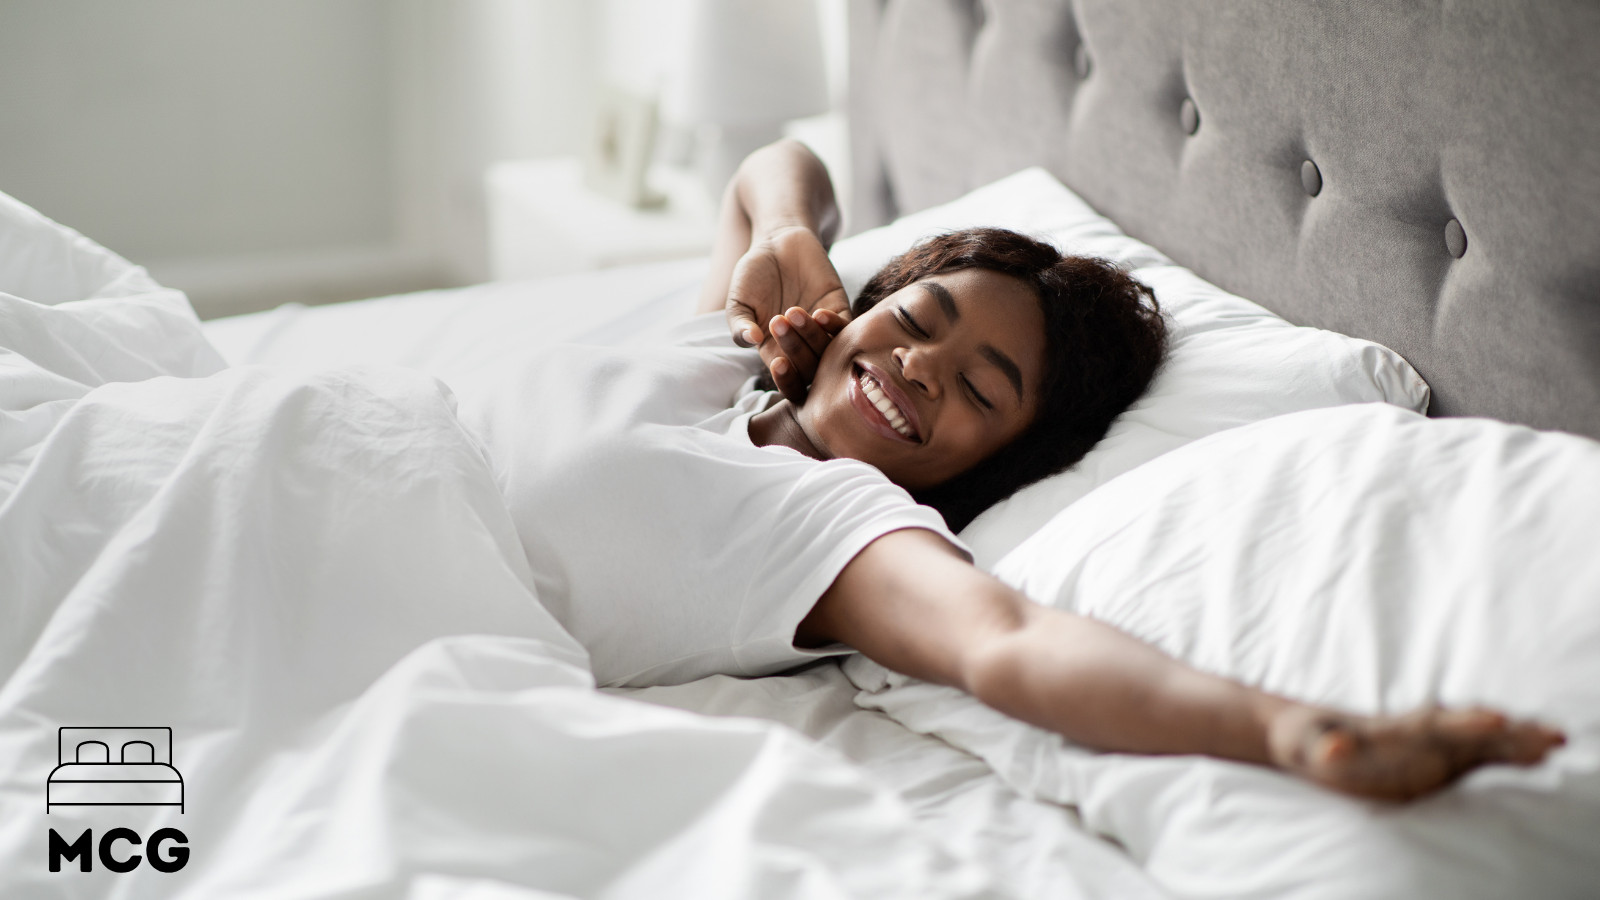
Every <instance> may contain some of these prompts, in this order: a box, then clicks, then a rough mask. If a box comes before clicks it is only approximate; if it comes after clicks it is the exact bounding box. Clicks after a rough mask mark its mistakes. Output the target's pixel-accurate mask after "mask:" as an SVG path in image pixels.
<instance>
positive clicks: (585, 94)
mask: <svg viewBox="0 0 1600 900" xmlns="http://www.w3.org/2000/svg"><path fill="white" fill-rule="evenodd" d="M597 21H598V13H597V12H596V11H594V9H593V6H592V5H591V4H588V3H583V2H578V0H140V2H138V3H127V2H121V0H99V2H94V0H4V2H3V3H0V190H3V191H5V192H7V193H10V194H12V195H14V196H16V197H18V198H19V199H21V200H23V201H24V202H26V203H29V204H30V205H33V206H35V207H37V208H38V209H40V210H41V211H42V212H44V213H45V214H46V215H49V216H51V217H52V218H55V219H57V220H58V221H61V222H64V223H66V224H68V225H71V226H73V227H75V228H77V229H78V230H80V231H83V232H84V233H85V234H87V235H89V236H90V237H92V238H94V239H95V240H97V241H100V242H101V243H103V244H105V245H106V246H108V247H110V248H111V249H113V250H115V251H117V252H119V253H121V254H123V255H124V256H127V257H129V258H131V259H133V260H134V261H136V262H140V263H143V264H145V265H147V266H149V268H150V269H151V271H152V272H153V273H154V274H155V275H156V277H157V278H159V279H162V280H163V281H166V282H167V283H170V284H172V285H173V286H175V287H179V288H183V289H185V290H188V291H189V292H190V294H191V297H192V298H193V299H194V300H195V302H196V305H197V306H198V307H201V308H202V309H203V311H205V312H210V313H222V312H229V311H236V310H242V309H247V308H260V307H264V306H270V305H273V304H275V303H277V302H282V301H284V300H303V301H312V302H315V301H321V300H329V299H344V298H350V297H358V296H370V295H373V294H378V293H385V292H389V291H395V290H404V289H411V288H417V287H426V286H433V285H441V284H459V283H466V282H469V281H472V280H476V279H477V278H480V277H482V274H483V272H484V271H485V250H484V246H483V242H482V221H483V214H482V198H481V190H480V187H479V181H478V179H479V178H480V176H481V173H482V170H483V168H484V166H486V165H487V163H488V162H489V161H491V160H493V159H499V158H506V157H515V156H543V155H558V154H564V153H573V152H577V151H578V150H579V149H580V148H581V147H582V145H583V141H584V137H585V134H586V131H587V123H588V121H589V106H588V104H589V103H590V98H592V95H593V81H594V74H593V72H594V69H595V68H596V66H595V64H594V63H593V62H592V60H593V58H594V56H595V54H594V52H593V48H595V47H596V46H597V44H596V40H597V39H596V36H595V34H596V25H595V23H596V22H597Z"/></svg>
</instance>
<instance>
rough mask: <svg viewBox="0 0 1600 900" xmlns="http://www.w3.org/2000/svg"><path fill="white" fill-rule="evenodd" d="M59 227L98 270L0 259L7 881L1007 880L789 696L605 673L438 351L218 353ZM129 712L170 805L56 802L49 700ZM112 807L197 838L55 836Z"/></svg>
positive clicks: (84, 889)
mask: <svg viewBox="0 0 1600 900" xmlns="http://www.w3.org/2000/svg"><path fill="white" fill-rule="evenodd" d="M3 199H5V198H3V197H0V200H3ZM7 212H9V213H11V214H13V215H19V213H17V211H16V210H15V209H12V210H7ZM3 244H4V241H0V245H3ZM8 249H9V250H10V251H15V250H16V249H17V248H16V247H15V246H13V247H11V248H7V247H5V246H0V251H7V250H8ZM46 249H47V250H49V249H50V248H46ZM56 250H59V251H60V252H61V253H64V254H65V255H66V256H67V257H73V254H74V253H77V254H78V257H80V258H69V259H66V260H65V263H66V264H65V265H64V264H63V260H61V259H52V260H45V261H44V262H45V263H47V264H49V265H50V266H52V267H54V268H55V269H56V270H58V271H66V272H69V273H79V274H78V275H77V276H75V277H80V280H81V281H83V282H84V283H82V284H77V285H67V286H66V287H64V288H62V291H63V292H64V293H66V294H67V295H68V296H71V295H72V294H74V293H76V295H77V296H79V297H89V298H91V299H82V300H71V299H68V300H66V302H59V301H61V300H62V298H61V297H47V298H46V299H47V300H50V301H52V302H51V303H46V302H36V301H34V300H30V299H25V298H23V297H20V296H16V295H14V294H12V293H4V291H11V290H21V289H22V288H21V287H18V285H26V284H28V283H30V282H29V281H28V278H27V277H21V276H18V275H17V272H16V271H15V268H14V270H13V271H12V272H11V273H9V276H10V280H9V281H6V279H5V278H0V282H5V283H0V810H3V814H0V896H3V897H7V898H10V897H32V896H74V897H193V898H214V897H236V896H263V897H268V896H270V897H335V896H340V897H344V896H362V897H371V896H411V897H430V898H431V897H445V896H469V895H470V896H473V897H540V898H547V897H551V896H567V895H572V896H585V897H587V896H604V897H652V898H654V897H664V896H694V897H754V896H760V897H834V896H861V897H892V896H905V897H944V896H963V897H964V896H978V895H986V894H988V893H989V888H988V887H987V886H986V885H987V884H988V882H987V880H986V876H985V875H984V874H983V873H982V871H981V870H980V869H979V868H978V867H977V866H976V865H975V864H973V863H971V862H969V861H966V860H963V859H960V858H957V857H956V856H954V855H953V854H951V853H950V852H948V851H946V850H945V849H943V847H942V845H941V844H940V843H939V842H938V841H937V840H935V839H934V838H932V837H931V836H929V835H927V834H925V833H924V832H923V831H922V830H921V829H920V828H919V827H918V826H917V824H916V823H915V822H914V820H913V817H912V814H911V812H910V811H909V809H908V808H907V807H906V806H905V805H904V803H903V802H902V801H901V800H900V799H899V798H898V797H897V796H896V795H894V794H893V793H891V792H889V791H888V790H886V789H884V788H882V787H880V786H878V785H877V784H876V783H874V782H872V781H871V780H869V779H867V778H866V777H864V775H863V774H862V773H861V772H860V771H859V770H858V769H856V768H855V767H853V766H851V765H850V764H848V763H846V762H845V761H844V760H843V759H841V758H839V757H837V756H835V755H833V754H832V753H829V752H826V751H824V750H822V749H821V748H818V747H816V746H814V745H811V744H810V743H808V742H806V741H805V740H803V739H802V738H800V737H798V736H796V735H794V734H793V733H792V732H789V731H787V730H785V729H783V728H780V727H778V726H775V725H771V724H768V723H761V722H755V721H749V720H716V719H711V718H707V717H702V716H697V715H693V714H690V713H685V712H679V711H676V710H670V709H664V708H661V707H657V706H652V705H647V704H644V703H641V702H637V701H634V700H630V699H627V698H623V697H616V696H608V695H604V694H600V693H598V692H596V691H595V690H594V689H593V688H592V679H591V677H590V674H589V671H588V668H587V665H586V656H585V653H584V651H583V649H582V648H581V647H580V646H579V645H578V644H577V643H576V642H575V641H573V640H572V638H571V637H569V636H568V635H567V634H566V633H564V632H563V631H562V629H561V628H560V627H559V626H558V625H557V624H556V622H555V621H554V620H553V619H552V618H551V617H550V616H549V615H548V614H547V613H546V612H545V611H544V609H543V608H542V607H541V606H540V605H539V603H538V602H537V598H536V597H535V596H534V594H533V592H532V589H531V587H530V584H531V581H530V577H529V573H528V571H527V568H526V561H525V559H524V557H523V555H522V552H521V549H520V546H519V544H518V542H517V538H516V535H515V533H514V530H513V528H512V524H511V520H510V517H509V515H508V513H507V511H506V509H505V508H504V506H503V504H502V502H501V499H500V496H499V494H498V491H497V490H496V487H495V485H494V483H493V481H492V479H491V476H490V470H489V468H488V466H487V464H486V462H485V459H484V456H483V453H482V451H481V448H480V447H479V446H478V444H477V443H476V442H475V441H474V440H473V439H472V437H471V436H470V435H468V434H467V433H466V432H464V431H463V430H462V429H461V427H460V426H459V424H458V423H457V421H456V418H455V416H454V412H453V405H452V400H451V398H450V396H449V394H448V392H447V391H446V390H445V389H444V388H442V386H441V385H440V384H439V383H438V382H436V381H435V380H433V379H432V378H429V377H427V376H424V375H420V374H417V373H413V372H407V371H404V370H394V369H391V370H382V369H367V370H344V371H329V372H323V373H318V374H289V373H285V372H281V371H275V370H270V369H264V368H255V367H243V368H234V369H227V368H225V367H224V364H223V363H222V360H221V359H220V357H218V356H217V355H216V353H215V352H214V351H213V350H212V349H211V347H210V346H209V345H208V344H206V342H205V341H204V339H203V338H202V337H201V335H200V332H199V330H198V323H197V322H195V320H194V318H193V314H192V313H191V312H190V311H189V308H188V305H187V303H186V302H185V301H184V299H183V298H182V296H181V295H178V294H175V293H172V292H166V291H162V290H161V289H159V288H158V287H157V286H155V285H154V284H153V283H150V282H149V281H148V279H146V278H145V277H144V276H143V274H142V272H141V271H138V270H132V271H131V272H130V271H128V270H124V269H118V268H116V266H115V265H114V264H113V263H112V262H106V261H104V260H100V261H99V262H97V261H96V260H94V259H89V260H88V261H87V262H86V261H85V259H83V258H81V257H82V256H83V252H88V251H87V250H85V249H84V248H77V249H74V248H71V247H67V248H65V249H61V248H59V247H57V248H56V249H55V250H50V252H56ZM79 251H82V252H79ZM7 258H8V259H11V260H15V259H16V258H17V257H16V255H15V253H12V254H11V255H10V256H8V257H7ZM100 263H104V265H101V266H100V268H101V269H103V270H104V271H100V270H96V269H95V266H96V265H99V264H100ZM85 272H87V274H83V273H85ZM32 274H33V275H36V274H37V271H36V270H35V271H34V272H33V273H32ZM5 275H7V273H5V272H0V276H5ZM22 275H23V276H29V275H30V273H28V272H23V273H22ZM36 280H37V279H35V281H36ZM96 297H97V298H98V299H95V298H96ZM52 304H53V305H52ZM135 725H136V726H167V727H170V728H171V729H172V734H173V750H172V761H173V763H174V765H175V767H176V768H177V769H178V770H179V771H180V772H181V773H182V775H183V778H184V781H185V791H186V806H185V808H184V810H183V811H182V812H180V811H178V810H177V809H176V808H173V807H131V806H107V807H56V808H55V809H53V810H51V811H49V812H48V813H47V812H46V808H45V797H46V783H47V780H48V778H49V775H50V773H51V770H52V769H53V768H54V767H55V765H56V764H57V762H58V758H59V757H58V747H57V729H58V728H59V727H62V726H135ZM71 753H72V751H71V749H70V748H68V749H67V750H66V751H65V755H66V756H68V757H69V759H70V756H71ZM116 758H117V757H116V755H115V751H113V755H112V760H113V761H115V760H116ZM117 827H123V828H128V829H131V830H132V831H133V832H134V833H136V834H137V835H139V836H141V837H142V838H144V839H145V840H148V839H149V838H150V837H151V836H152V835H153V834H154V832H155V831H156V830H157V829H159V828H162V827H174V828H177V829H179V830H181V831H182V832H183V833H184V835H185V836H186V838H187V846H188V848H189V850H190V856H189V860H188V862H187V864H186V865H185V866H184V867H183V868H182V869H181V870H179V871H177V872H175V873H170V874H169V873H163V872H160V871H157V870H156V869H155V868H153V867H152V866H150V865H149V864H145V865H140V866H137V867H136V868H134V869H133V871H131V872H128V873H117V872H113V871H108V868H107V866H106V865H105V864H104V861H103V860H102V859H100V858H99V857H96V858H95V859H94V860H93V871H92V872H90V873H88V874H85V873H83V872H81V871H79V870H78V868H77V867H78V862H77V861H70V862H67V863H66V864H65V865H64V866H63V870H62V871H60V872H54V873H52V872H50V871H49V868H48V859H47V857H48V838H49V835H50V832H51V831H52V830H54V831H56V832H58V833H59V834H60V835H61V836H62V837H63V838H65V839H67V840H68V841H71V840H73V839H74V838H76V837H77V836H78V835H79V834H80V833H81V832H82V831H83V830H84V829H86V828H91V829H93V831H94V834H95V836H96V837H97V838H100V837H103V836H104V835H105V834H106V832H107V831H109V830H110V829H112V828H117ZM169 847H170V845H169ZM112 849H113V855H114V857H116V858H121V859H126V858H128V857H129V856H130V855H131V854H135V853H141V852H144V851H145V850H147V849H148V848H147V847H143V846H134V845H133V844H132V843H130V842H129V841H127V840H124V841H123V842H122V843H119V844H116V845H115V846H114V847H113V848H112Z"/></svg>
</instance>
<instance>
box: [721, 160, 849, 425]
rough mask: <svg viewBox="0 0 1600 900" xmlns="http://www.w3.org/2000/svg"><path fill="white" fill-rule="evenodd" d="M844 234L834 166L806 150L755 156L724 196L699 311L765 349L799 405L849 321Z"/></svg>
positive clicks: (782, 386)
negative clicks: (837, 249) (719, 317)
mask: <svg viewBox="0 0 1600 900" xmlns="http://www.w3.org/2000/svg"><path fill="white" fill-rule="evenodd" d="M838 230H839V209H838V206H837V204H836V203H835V201H834V196H833V182H832V181H831V180H830V179H829V178H828V170H827V167H826V166H824V165H823V164H822V161H821V160H820V159H818V158H817V156H816V154H814V153H812V152H811V151H810V150H809V149H807V148H806V146H805V145H804V144H801V143H799V142H798V141H792V140H783V141H778V142H777V143H774V144H769V145H767V146H765V147H762V148H761V149H759V150H757V151H755V152H754V153H751V154H750V155H749V156H748V157H746V158H745V160H744V162H743V163H741V164H740V166H739V171H738V172H737V173H735V174H734V177H733V180H732V181H731V182H729V184H728V187H727V190H726V191H724V193H723V198H722V210H721V212H720V213H719V224H718V226H717V237H716V243H715V244H714V246H713V248H712V251H711V267H710V269H709V271H708V272H707V273H706V280H705V282H704V284H703V285H702V286H701V291H700V303H699V306H698V309H697V312H701V313H707V312H713V311H716V310H722V311H723V312H724V313H725V314H726V316H727V319H728V328H729V330H730V331H731V332H732V334H733V336H734V339H735V340H736V341H739V342H740V343H742V344H744V345H746V346H756V347H758V348H759V349H760V351H761V359H762V362H763V363H765V364H766V366H767V367H768V370H769V371H770V372H771V373H772V380H773V383H774V384H775V385H776V386H777V388H778V389H779V390H780V391H782V392H783V394H784V396H785V397H788V398H789V399H790V400H792V401H794V402H796V403H799V402H802V401H803V400H804V399H805V395H806V390H807V388H808V387H809V386H810V383H811V377H812V375H813V374H815V372H816V366H817V361H818V360H819V359H821V357H822V351H823V349H824V348H825V347H826V346H827V345H828V343H829V342H830V341H831V340H832V339H833V335H835V334H837V333H838V332H839V331H840V329H842V328H843V327H844V325H845V322H846V321H848V319H849V315H850V311H849V303H848V301H847V298H846V297H845V292H844V286H843V285H842V284H841V283H840V281H839V274H838V273H837V272H836V271H834V268H833V263H832V262H831V261H830V260H829V259H828V247H829V245H831V244H832V243H833V238H834V235H835V234H836V233H837V232H838Z"/></svg>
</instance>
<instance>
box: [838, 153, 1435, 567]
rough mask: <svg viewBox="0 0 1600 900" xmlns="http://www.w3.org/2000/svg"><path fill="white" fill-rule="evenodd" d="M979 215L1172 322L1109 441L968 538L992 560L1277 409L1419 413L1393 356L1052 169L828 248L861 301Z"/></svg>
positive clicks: (1421, 404) (999, 510)
mask: <svg viewBox="0 0 1600 900" xmlns="http://www.w3.org/2000/svg"><path fill="white" fill-rule="evenodd" d="M977 225H993V226H999V227H1004V228H1010V229H1012V230H1014V231H1019V232H1022V233H1024V234H1029V235H1033V236H1036V237H1041V238H1044V239H1046V240H1049V241H1051V242H1052V243H1054V244H1055V245H1056V246H1058V247H1060V248H1061V249H1062V250H1063V251H1065V252H1068V253H1074V254H1079V255H1084V256H1098V257H1101V258H1103V259H1108V260H1111V261H1112V262H1116V263H1119V264H1121V265H1124V266H1126V267H1128V268H1129V269H1131V270H1132V272H1133V274H1134V275H1135V276H1137V277H1138V278H1139V279H1140V280H1142V281H1144V282H1145V283H1146V284H1148V285H1149V286H1150V287H1151V288H1153V289H1154V290H1155V292H1156V297H1157V299H1158V300H1159V301H1160V302H1161V305H1162V308H1163V309H1165V310H1166V311H1167V313H1168V315H1169V322H1170V323H1171V326H1172V328H1171V334H1172V341H1171V356H1170V357H1169V359H1168V361H1167V364H1166V366H1165V367H1164V368H1163V369H1162V371H1161V372H1160V373H1159V374H1158V375H1157V376H1156V380H1155V383H1154V384H1153V385H1152V386H1151V388H1150V390H1149V391H1148V392H1147V393H1146V394H1145V396H1144V397H1143V398H1142V399H1140V400H1139V402H1137V403H1136V404H1134V406H1133V408H1132V409H1130V410H1128V412H1127V413H1125V414H1124V415H1122V416H1121V417H1120V418H1119V419H1118V420H1117V421H1116V423H1115V424H1113V425H1112V427H1111V431H1110V432H1109V433H1108V434H1107V435H1106V438H1105V440H1103V441H1101V443H1100V444H1099V445H1098V446H1097V447H1095V449H1094V450H1093V451H1091V452H1090V453H1089V455H1088V456H1086V457H1084V459H1083V461H1081V462H1080V463H1078V465H1076V466H1074V467H1073V468H1072V469H1071V470H1070V471H1068V472H1064V473H1062V474H1060V475H1057V476H1055V477H1053V478H1049V479H1046V480H1045V481H1042V482H1040V483H1038V484H1036V485H1033V486H1032V487H1029V488H1025V489H1023V490H1022V491H1019V492H1017V493H1016V494H1015V495H1013V496H1012V497H1011V498H1009V499H1007V500H1005V501H1004V502H1001V503H999V504H996V505H995V506H994V507H993V508H992V509H990V510H989V511H988V512H986V513H984V514H983V515H981V516H979V517H978V518H977V519H976V520H975V521H974V522H973V523H972V524H971V525H969V526H968V527H967V528H966V530H964V531H963V532H962V533H961V537H962V539H963V540H964V541H966V543H967V544H968V546H970V547H971V548H972V550H973V553H974V555H975V557H976V562H977V563H978V565H980V566H983V567H985V568H988V567H991V566H992V565H993V564H994V563H995V562H997V561H998V560H999V559H1000V557H1001V556H1003V555H1005V553H1006V552H1007V551H1009V550H1011V549H1012V548H1013V547H1015V546H1016V545H1017V544H1019V543H1021V542H1022V541H1023V540H1024V539H1025V538H1026V537H1027V536H1028V535H1030V534H1032V533H1033V532H1034V531H1035V530H1037V529H1038V528H1039V527H1040V526H1041V525H1043V524H1044V523H1045V522H1046V521H1048V520H1049V519H1050V517H1051V516H1052V515H1054V514H1055V513H1056V511H1057V510H1060V509H1062V508H1063V507H1065V506H1067V505H1068V504H1070V503H1072V502H1073V501H1075V500H1077V499H1078V498H1079V497H1082V496H1083V495H1084V494H1087V493H1088V492H1089V491H1090V490H1093V489H1094V487H1095V486H1097V485H1100V484H1103V483H1105V482H1106V481H1107V480H1108V479H1110V478H1113V477H1115V476H1116V475H1119V474H1121V473H1123V472H1126V471H1128V470H1129V469H1132V468H1133V467H1134V466H1136V465H1138V464H1140V463H1142V462H1144V461H1146V460H1149V459H1153V458H1155V457H1156V456H1159V455H1160V454H1162V453H1165V452H1167V451H1169V450H1173V449H1175V448H1177V447H1180V446H1182V445H1183V444H1185V443H1188V442H1189V441H1192V440H1194V439H1196V438H1200V437H1204V436H1206V435H1208V434H1213V433H1215V432H1218V431H1222V430H1223V429H1226V428H1232V427H1234V426H1237V425H1243V424H1246V423H1249V422H1256V421H1260V420H1262V419H1266V418H1270V417H1272V416H1276V415H1281V414H1283V413H1288V412H1296V411H1298V410H1303V409H1315V408H1319V407H1325V406H1336V405H1340V404H1346V403H1363V402H1369V401H1384V402H1387V403H1394V404H1398V405H1400V406H1404V407H1406V408H1408V409H1414V410H1417V411H1418V412H1422V411H1425V410H1426V409H1427V406H1428V386H1427V384H1425V383H1424V382H1423V380H1422V377H1421V376H1419V375H1418V374H1417V372H1416V370H1414V369H1412V368H1411V366H1410V365H1409V364H1408V363H1407V362H1406V361H1405V360H1404V359H1402V358H1401V357H1400V355H1399V354H1398V353H1395V352H1394V351H1392V350H1390V349H1388V348H1386V347H1383V346H1380V345H1378V344H1374V343H1372V342H1371V341H1363V340H1357V339H1355V338H1351V337H1346V336H1344V335H1341V334H1337V333H1335V332H1331V331H1324V330H1321V329H1317V328H1307V327H1296V326H1294V325H1290V324H1289V323H1288V322H1286V321H1284V320H1283V319H1281V318H1279V317H1278V316H1276V315H1274V314H1272V313H1270V312H1268V311H1267V310H1266V309H1263V308H1262V307H1260V306H1258V305H1256V304H1254V303H1252V302H1250V301H1248V300H1245V299H1243V298H1241V297H1237V296H1235V295H1233V294H1229V293H1227V292H1226V291H1223V290H1221V289H1220V288H1217V287H1214V286H1213V285H1211V284H1209V283H1207V282H1206V281H1204V280H1202V279H1201V278H1199V277H1198V276H1196V275H1195V274H1194V273H1192V272H1190V271H1189V270H1187V269H1185V268H1183V267H1181V266H1178V265H1175V264H1173V262H1172V261H1171V260H1169V259H1167V258H1166V257H1165V256H1163V255H1162V254H1161V253H1160V252H1158V251H1156V250H1155V249H1154V248H1152V247H1150V246H1149V245H1148V244H1144V243H1141V242H1139V241H1136V240H1134V239H1133V238H1130V237H1128V236H1127V235H1124V234H1123V233H1122V232H1121V231H1120V230H1118V228H1117V226H1115V225H1113V224H1112V223H1111V221H1110V220H1109V219H1107V218H1105V217H1104V216H1101V215H1100V214H1099V213H1096V212H1095V211H1094V210H1093V209H1090V208H1089V205H1088V204H1087V203H1085V202H1084V201H1083V200H1081V199H1079V197H1078V196H1077V195H1076V194H1074V193H1073V192H1072V191H1071V190H1069V189H1068V188H1067V187H1065V186H1064V185H1062V184H1061V183H1060V182H1059V181H1057V180H1056V179H1055V178H1054V177H1053V176H1052V175H1050V173H1048V172H1046V171H1045V170H1044V169H1039V168H1033V169H1026V170H1023V171H1021V172H1018V173H1016V174H1014V175H1011V176H1008V177H1006V178H1003V179H1001V180H999V181H996V182H994V183H993V184H990V185H987V186H985V187H982V188H978V189H977V190H975V191H973V192H971V193H969V194H967V195H966V196H964V197H962V198H960V199H958V200H954V201H951V202H950V203H947V204H945V205H943V206H938V207H934V208H932V209H927V210H923V211H921V212H917V213H913V214H911V215H908V216H905V217H903V218H901V219H899V220H897V221H896V222H894V223H893V224H890V225H886V226H884V227H882V228H875V229H872V230H871V231H866V232H863V233H861V234H859V235H856V236H854V237H851V238H849V239H847V240H843V241H840V242H839V243H838V244H837V245H835V246H834V248H833V252H832V258H833V261H834V265H835V267H837V268H838V270H839V274H840V276H841V278H842V279H843V280H844V285H845V289H846V290H847V291H848V292H849V293H850V296H851V297H852V298H853V297H855V296H856V295H857V294H859V293H860V291H861V287H862V286H863V285H864V284H866V281H867V279H868V278H870V277H871V276H872V274H873V273H874V272H876V271H877V270H878V269H879V268H880V267H881V266H882V265H883V264H884V263H885V262H887V261H888V260H889V259H890V257H892V256H894V255H895V254H897V253H900V252H902V251H904V250H905V249H906V248H908V247H909V246H911V245H912V244H913V243H915V242H916V241H917V240H919V239H921V238H924V237H927V236H929V235H932V234H936V233H939V232H943V231H950V230H954V229H958V228H966V227H971V226H977Z"/></svg>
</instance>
